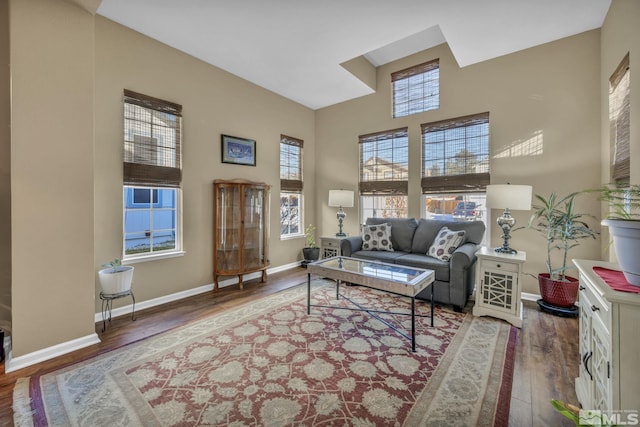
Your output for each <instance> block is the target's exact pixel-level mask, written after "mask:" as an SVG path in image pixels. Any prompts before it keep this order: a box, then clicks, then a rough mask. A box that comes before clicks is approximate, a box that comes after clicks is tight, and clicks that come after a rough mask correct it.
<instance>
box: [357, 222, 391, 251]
mask: <svg viewBox="0 0 640 427" xmlns="http://www.w3.org/2000/svg"><path fill="white" fill-rule="evenodd" d="M390 236H391V224H378V225H365V226H364V227H362V250H364V251H389V252H393V246H392V245H391V238H390Z"/></svg>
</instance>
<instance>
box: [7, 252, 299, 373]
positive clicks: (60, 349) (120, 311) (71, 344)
mask: <svg viewBox="0 0 640 427" xmlns="http://www.w3.org/2000/svg"><path fill="white" fill-rule="evenodd" d="M299 266H300V261H297V262H293V263H290V264H285V265H281V266H278V267H274V268H270V269H267V274H273V273H278V272H281V271H285V270H289V269H292V268H296V267H299ZM261 275H262V273H261V272H256V273H251V274H247V275H245V276H244V277H243V280H251V279H255V278H258V277H260V276H261ZM237 283H238V278H237V277H235V278H231V279H227V280H223V281H222V282H220V283H219V284H218V285H219V287H221V288H222V287H225V286H232V285H235V284H237ZM212 290H213V283H211V284H209V285H203V286H199V287H197V288H193V289H188V290H186V291H182V292H176V293H174V294H170V295H165V296H162V297H159V298H154V299H151V300H148V301H142V302H140V303H136V311H138V310H143V309H145V308H150V307H155V306H157V305H161V304H166V303H168V302H171V301H177V300H179V299H182V298H187V297H190V296H193V295H198V294H201V293H204V292H210V291H212ZM132 308H133V306H132V304H129V305H128V306H124V307H118V308H115V309H113V310H112V312H111V317H112V318H113V317H117V316H122V315H129V314H131V310H132ZM94 321H95V322H102V313H96V314H95V317H94ZM7 338H8V337H7ZM7 338H5V339H7ZM7 341H8V343H7V345H6V347H5V348H6V349H7V350H8V351H7V352H6V359H5V365H4V366H5V372H7V373H8V372H12V371H16V370H18V369H22V368H26V367H27V366H31V365H34V364H36V363H40V362H44V361H45V360H49V359H53V358H54V357H58V356H62V355H63V354H66V353H70V352H72V351H75V350H79V349H81V348H84V347H88V346H90V345H93V344H97V343H99V342H100V338H99V337H98V335H97V334H95V333H94V334H91V335H87V336H86V337H81V338H76V339H74V340H71V341H67V342H64V343H60V344H56V345H54V346H51V347H47V348H43V349H42V350H37V351H34V352H33V353H29V354H25V355H24V356H18V357H16V358H12V357H11V341H10V340H8V339H7Z"/></svg>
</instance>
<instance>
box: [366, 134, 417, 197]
mask: <svg viewBox="0 0 640 427" xmlns="http://www.w3.org/2000/svg"><path fill="white" fill-rule="evenodd" d="M407 132H408V128H406V127H405V128H400V129H394V130H388V131H383V132H376V133H371V134H367V135H360V137H359V142H360V144H359V145H360V184H359V190H360V194H361V195H382V194H390V195H406V194H408V189H409V154H408V153H409V138H408V133H407Z"/></svg>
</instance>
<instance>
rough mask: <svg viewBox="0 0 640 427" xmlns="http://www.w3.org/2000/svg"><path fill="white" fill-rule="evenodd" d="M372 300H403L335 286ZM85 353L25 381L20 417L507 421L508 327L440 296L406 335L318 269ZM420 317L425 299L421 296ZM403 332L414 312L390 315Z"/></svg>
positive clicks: (92, 422) (385, 304) (262, 422)
mask: <svg viewBox="0 0 640 427" xmlns="http://www.w3.org/2000/svg"><path fill="white" fill-rule="evenodd" d="M341 290H344V292H345V294H348V295H349V296H350V297H351V298H352V299H355V300H357V301H358V302H359V303H361V304H363V305H364V306H367V307H369V308H373V309H377V310H393V311H400V312H408V310H409V300H408V299H407V298H400V297H397V296H393V295H389V294H385V293H382V292H378V291H373V290H370V289H367V288H364V287H359V286H344V287H341ZM312 301H313V303H315V304H326V305H332V306H335V308H317V307H312V309H311V314H310V315H307V307H306V286H298V287H295V288H293V289H289V290H286V291H282V292H279V293H277V294H274V295H270V296H268V297H265V298H261V299H259V300H257V301H255V302H251V303H247V304H246V305H243V306H240V307H237V308H233V309H230V310H227V311H225V312H222V313H220V314H216V315H214V316H211V317H209V318H207V319H204V320H201V321H198V322H194V323H191V324H188V325H186V326H183V327H180V328H178V329H175V330H172V331H169V332H166V333H163V334H160V335H158V336H155V337H151V338H147V339H145V340H143V341H140V342H137V343H134V344H131V345H128V346H125V347H123V348H121V349H118V350H115V351H112V352H110V353H108V354H104V355H101V356H98V357H95V358H93V359H89V360H86V361H83V362H80V363H77V364H75V365H71V366H69V367H67V368H63V369H60V370H58V371H55V372H52V373H49V374H45V375H42V376H34V377H30V378H23V379H21V380H19V381H18V383H17V385H16V389H15V391H14V413H15V423H16V425H17V426H30V425H35V426H46V425H49V426H91V427H95V426H197V425H221V426H336V425H337V426H348V425H351V426H363V427H364V426H386V425H388V426H428V425H434V426H436V425H437V426H440V425H447V426H448V425H457V426H483V425H486V426H493V425H507V421H508V415H509V401H510V394H511V379H512V374H513V359H514V355H513V353H514V347H515V341H516V338H517V329H515V328H513V327H511V326H510V325H508V324H507V323H505V322H503V321H499V320H495V319H491V318H485V317H482V318H476V317H473V316H472V315H471V314H469V313H455V312H452V311H448V310H446V309H443V308H439V307H436V312H435V327H431V326H429V320H428V318H427V317H424V318H422V317H420V318H418V320H417V322H416V323H417V325H416V350H417V351H416V352H415V353H414V352H412V351H411V343H410V341H409V340H408V339H406V338H404V337H403V336H401V335H399V334H398V333H397V332H395V331H394V330H392V329H390V328H389V327H388V326H386V325H385V324H383V323H382V322H380V321H378V320H376V319H374V318H373V317H371V316H370V315H369V314H367V313H364V312H359V311H353V310H348V309H346V308H347V307H353V306H351V305H350V303H349V302H348V301H345V300H344V299H340V300H338V301H336V299H335V286H333V284H332V282H329V281H327V280H315V281H314V283H313V292H312ZM416 306H417V310H418V311H419V313H420V314H422V315H427V314H428V313H429V304H428V303H423V302H418V303H417V304H416ZM385 317H386V318H387V319H388V320H390V321H392V322H395V324H396V325H398V326H399V327H401V328H403V329H405V330H409V327H410V324H409V319H410V318H409V317H408V316H400V315H385Z"/></svg>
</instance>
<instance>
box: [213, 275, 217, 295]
mask: <svg viewBox="0 0 640 427" xmlns="http://www.w3.org/2000/svg"><path fill="white" fill-rule="evenodd" d="M213 290H214V291H217V290H218V276H216V275H215V274H214V275H213Z"/></svg>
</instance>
